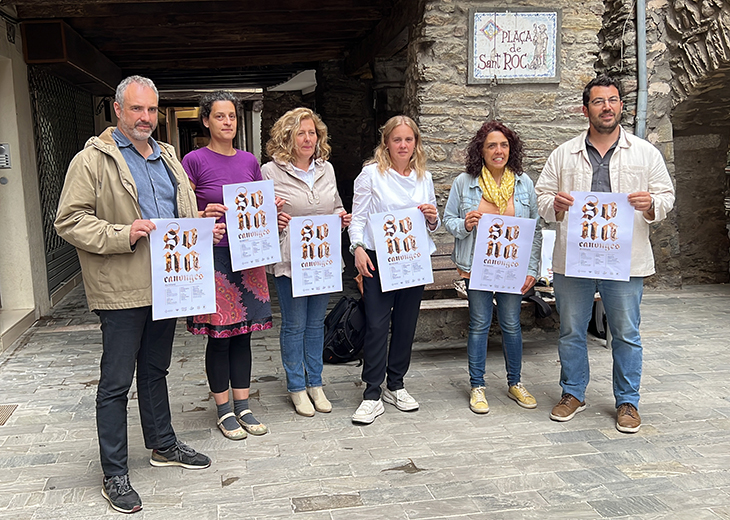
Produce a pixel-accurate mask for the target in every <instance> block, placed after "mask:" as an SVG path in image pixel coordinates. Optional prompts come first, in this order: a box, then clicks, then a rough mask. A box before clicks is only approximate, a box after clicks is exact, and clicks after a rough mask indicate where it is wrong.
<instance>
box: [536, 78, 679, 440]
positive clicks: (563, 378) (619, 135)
mask: <svg viewBox="0 0 730 520" xmlns="http://www.w3.org/2000/svg"><path fill="white" fill-rule="evenodd" d="M622 111H623V101H621V89H620V85H619V83H618V82H617V81H616V80H614V79H613V78H610V77H608V76H599V77H597V78H595V79H594V80H592V81H591V82H590V83H588V85H586V87H585V89H584V90H583V114H584V115H585V116H586V117H587V118H588V124H589V127H588V130H587V131H586V132H583V133H581V134H580V135H579V136H578V137H575V138H573V139H571V140H570V141H567V142H566V143H563V144H562V145H560V146H559V147H558V148H556V149H555V150H554V151H553V153H552V154H550V157H549V158H548V160H547V162H546V163H545V167H544V168H543V170H542V173H541V174H540V178H539V179H538V180H537V184H535V192H536V193H537V204H538V212H539V213H540V216H542V217H543V218H544V219H545V220H546V221H547V222H557V223H558V233H557V240H556V243H555V251H554V252H553V273H554V280H553V284H554V287H555V298H556V304H557V309H558V312H559V313H560V339H559V340H558V354H559V356H560V367H561V371H560V385H561V387H562V390H563V394H562V397H561V399H560V401H559V402H558V403H557V404H556V405H555V406H554V407H553V409H552V412H551V413H550V418H551V419H552V420H554V421H560V422H564V421H569V420H571V419H572V418H573V417H574V416H575V414H576V413H578V412H580V411H582V410H584V409H585V407H586V403H585V391H586V387H587V386H588V381H589V379H590V369H589V364H588V347H587V344H586V333H587V329H588V322H589V321H590V316H591V309H592V307H593V299H594V296H595V293H596V291H598V292H599V293H600V295H601V299H602V301H603V305H604V308H605V309H606V318H607V321H608V326H609V329H610V330H611V334H612V336H613V339H612V342H611V352H612V354H613V393H614V400H615V405H616V428H617V429H618V430H619V431H620V432H623V433H634V432H637V431H639V428H640V427H641V417H640V416H639V411H638V408H639V386H640V383H641V370H642V358H643V350H642V345H641V336H640V334H639V323H640V321H641V314H640V305H641V296H642V293H643V287H644V277H646V276H649V275H652V274H654V255H653V252H652V249H651V243H650V242H649V231H650V228H649V225H650V224H651V223H653V222H659V221H660V220H662V219H664V218H665V217H666V216H667V213H668V212H669V211H670V210H671V209H672V205H673V204H674V187H673V186H672V180H671V178H670V177H669V172H667V167H666V165H665V164H664V159H663V158H662V156H661V154H660V153H659V150H657V149H656V148H655V147H654V146H652V145H651V144H650V143H648V142H646V141H644V140H643V139H640V138H638V137H636V136H634V135H631V134H629V133H628V132H626V131H625V130H624V129H623V128H621V126H620V125H619V122H620V121H621V113H622ZM571 191H584V192H585V191H591V192H612V193H626V194H628V201H629V204H631V206H633V208H634V229H633V240H632V244H631V275H630V279H629V281H622V280H602V279H592V278H576V277H572V276H566V275H565V260H566V259H565V255H566V237H567V228H568V225H567V220H568V219H567V217H566V214H565V213H566V212H567V211H568V209H569V208H570V206H572V205H573V203H574V200H573V197H572V196H571V195H570V192H571Z"/></svg>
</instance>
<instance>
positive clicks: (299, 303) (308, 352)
mask: <svg viewBox="0 0 730 520" xmlns="http://www.w3.org/2000/svg"><path fill="white" fill-rule="evenodd" d="M274 283H275V285H276V292H277V294H278V296H279V306H280V307H281V333H280V335H279V344H280V346H281V362H282V364H283V365H284V371H285V372H286V389H287V390H288V391H289V392H301V391H302V390H304V389H305V388H306V387H308V386H309V387H313V386H322V349H323V345H324V317H325V313H326V312H327V303H329V300H330V295H329V294H316V295H314V296H299V297H297V298H294V297H293V296H292V288H291V278H289V277H287V276H276V277H274Z"/></svg>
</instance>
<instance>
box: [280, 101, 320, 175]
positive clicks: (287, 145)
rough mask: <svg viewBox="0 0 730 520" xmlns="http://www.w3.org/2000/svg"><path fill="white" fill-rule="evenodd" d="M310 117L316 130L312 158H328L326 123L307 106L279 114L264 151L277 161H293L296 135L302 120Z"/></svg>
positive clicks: (294, 158)
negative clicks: (315, 143) (315, 142)
mask: <svg viewBox="0 0 730 520" xmlns="http://www.w3.org/2000/svg"><path fill="white" fill-rule="evenodd" d="M305 119H311V120H312V121H313V122H314V128H315V130H316V132H317V145H316V146H315V148H314V156H313V157H314V159H324V160H325V161H326V160H327V159H329V156H330V152H331V151H332V148H330V145H329V143H328V142H327V141H328V139H329V138H328V136H327V125H325V124H324V123H323V122H322V119H321V118H320V117H319V116H318V115H317V114H315V113H314V112H312V111H311V110H310V109H308V108H303V107H300V108H295V109H293V110H289V112H287V113H286V114H284V115H283V116H281V117H280V118H279V120H278V121H277V122H276V123H274V126H273V127H271V133H270V137H269V140H268V142H267V143H266V153H267V154H268V155H269V157H271V158H272V159H274V160H275V161H278V162H289V163H291V162H294V161H295V160H296V156H295V155H294V145H295V144H296V135H297V132H298V131H299V128H300V127H301V126H302V121H303V120H305Z"/></svg>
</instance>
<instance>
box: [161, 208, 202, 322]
mask: <svg viewBox="0 0 730 520" xmlns="http://www.w3.org/2000/svg"><path fill="white" fill-rule="evenodd" d="M152 222H153V223H154V224H155V225H156V226H157V228H156V229H154V230H152V232H151V233H150V256H151V260H152V262H151V263H152V319H153V320H163V319H167V318H178V317H180V316H192V315H196V314H208V313H211V312H215V269H214V267H213V226H214V225H215V219H214V218H178V219H152Z"/></svg>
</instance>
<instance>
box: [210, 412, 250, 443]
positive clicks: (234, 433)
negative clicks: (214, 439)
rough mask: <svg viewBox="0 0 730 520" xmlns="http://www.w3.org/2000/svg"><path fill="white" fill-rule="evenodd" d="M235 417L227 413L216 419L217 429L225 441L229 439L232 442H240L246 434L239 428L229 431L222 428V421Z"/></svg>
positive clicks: (231, 413)
mask: <svg viewBox="0 0 730 520" xmlns="http://www.w3.org/2000/svg"><path fill="white" fill-rule="evenodd" d="M235 416H236V415H235V414H234V413H233V412H228V413H227V414H225V415H224V416H223V417H221V418H220V419H218V423H217V424H218V429H219V430H220V431H221V433H222V434H223V436H224V437H225V438H227V439H231V440H232V441H240V440H241V439H245V438H246V437H247V436H248V434H247V433H246V431H245V430H244V429H243V428H241V427H240V426H239V427H238V428H236V429H235V430H229V429H228V428H226V427H225V426H223V421H225V420H226V419H228V418H229V417H235Z"/></svg>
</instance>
